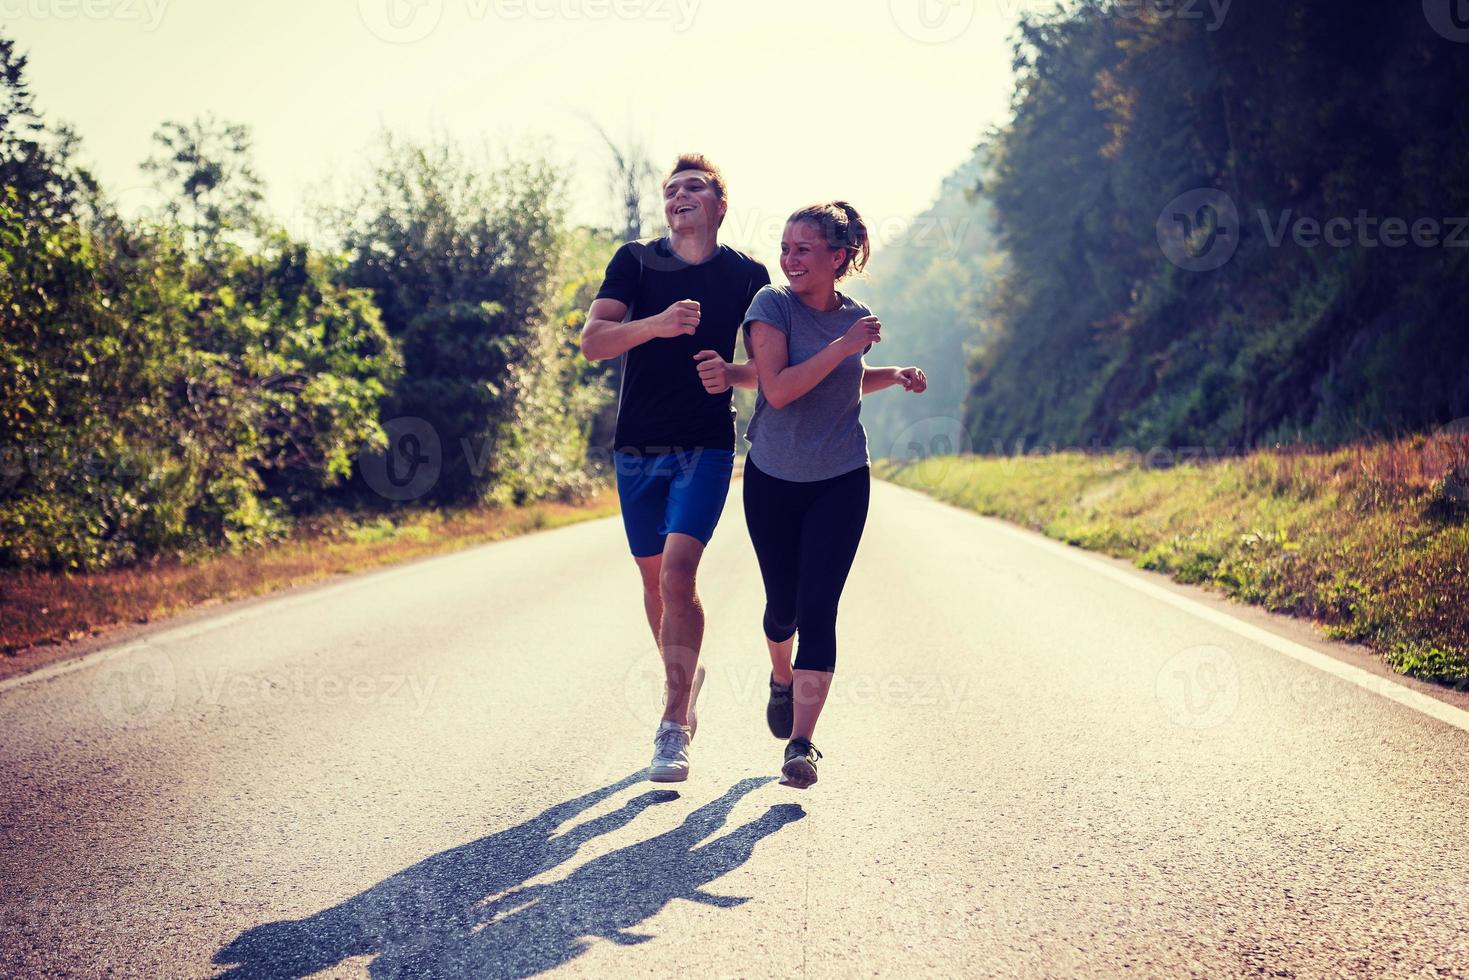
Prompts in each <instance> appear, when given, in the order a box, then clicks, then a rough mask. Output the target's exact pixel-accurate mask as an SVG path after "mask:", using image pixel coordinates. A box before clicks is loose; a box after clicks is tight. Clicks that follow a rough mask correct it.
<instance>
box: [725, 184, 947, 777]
mask: <svg viewBox="0 0 1469 980" xmlns="http://www.w3.org/2000/svg"><path fill="white" fill-rule="evenodd" d="M870 252H871V247H870V245H869V243H868V239H867V228H866V226H865V225H864V224H863V223H862V218H861V216H859V215H858V214H857V209H856V208H854V207H852V206H851V205H850V204H848V203H846V202H845V201H833V202H831V203H829V204H817V205H812V206H811V207H807V208H802V209H801V210H799V211H797V212H796V213H795V214H793V215H791V217H790V218H789V220H788V221H787V222H786V226H785V234H784V235H783V236H782V240H781V245H780V267H781V271H783V272H784V273H785V275H786V279H787V280H789V283H790V285H788V286H773V285H772V286H765V287H763V288H762V289H761V290H760V291H759V292H758V293H756V294H755V299H754V300H753V302H751V304H750V309H749V311H748V312H746V314H745V323H744V326H745V347H746V349H747V350H748V351H749V352H750V356H751V359H752V360H754V362H755V370H756V374H757V377H758V380H759V393H758V394H757V395H756V398H755V414H754V415H753V416H752V417H751V419H750V426H749V431H748V432H747V434H746V436H745V438H746V439H748V440H749V441H750V451H749V455H748V457H747V458H746V461H745V478H744V484H745V486H744V497H745V520H746V523H747V524H748V525H749V529H750V538H751V540H752V541H753V542H754V545H755V554H756V557H757V558H758V559H759V562H760V575H761V577H762V578H763V579H764V580H765V616H764V623H763V625H764V629H765V637H766V641H767V643H768V644H769V647H770V664H771V674H770V702H769V705H768V706H767V708H766V712H765V716H766V721H767V722H768V723H769V725H770V731H771V733H772V734H774V735H775V737H776V738H786V739H789V740H790V741H789V743H788V744H787V745H786V749H785V763H784V765H783V766H782V767H781V774H782V776H784V777H785V782H786V783H787V784H788V785H791V786H795V787H798V788H801V789H805V788H806V787H808V786H810V785H811V784H812V783H814V782H816V760H818V759H820V758H821V753H820V752H818V751H817V750H816V747H815V746H814V745H812V744H811V736H812V735H813V734H814V733H815V730H816V720H817V719H818V718H819V717H820V716H821V708H822V705H824V704H825V703H826V695H827V692H828V691H829V690H830V688H831V676H832V671H833V670H834V669H835V666H836V652H837V651H836V617H837V603H838V601H839V600H840V598H841V594H842V587H843V585H845V584H846V580H847V572H848V570H850V569H851V567H852V559H853V558H854V557H855V556H856V554H857V544H858V542H859V541H861V539H862V528H863V525H864V524H865V523H866V522H867V499H868V481H869V470H868V463H869V458H868V454H867V434H866V432H864V431H863V429H862V423H861V422H860V421H859V420H858V414H859V412H860V411H861V407H862V396H863V395H864V394H870V393H871V392H874V391H880V390H882V389H883V388H890V387H893V386H895V385H902V387H903V388H904V389H905V390H907V391H912V392H915V393H916V392H922V391H923V390H924V389H926V388H927V387H928V381H927V379H926V378H925V377H924V375H923V372H922V371H921V370H919V369H918V368H916V367H908V368H896V367H868V366H867V364H866V362H865V361H864V360H863V355H864V354H865V353H867V351H868V350H870V349H871V347H872V345H873V344H875V343H878V342H879V341H881V340H882V324H881V323H880V322H879V321H878V318H877V317H876V316H874V315H873V314H872V311H871V310H869V309H868V308H867V307H865V306H863V305H862V304H861V303H858V302H857V301H856V300H854V299H852V298H851V297H850V296H846V295H844V294H843V293H840V292H838V291H837V289H836V284H837V283H838V282H840V281H841V280H842V279H843V278H845V277H846V276H848V275H850V274H852V273H854V272H861V271H862V268H863V267H864V266H865V265H866V264H867V258H868V255H869V254H870ZM797 634H799V636H800V642H799V644H797V643H796V636H797ZM793 647H794V648H795V654H796V655H795V661H794V663H793V662H792V660H791V651H792V648H793ZM792 702H794V704H793V703H792Z"/></svg>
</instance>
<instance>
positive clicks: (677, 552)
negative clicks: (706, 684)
mask: <svg viewBox="0 0 1469 980" xmlns="http://www.w3.org/2000/svg"><path fill="white" fill-rule="evenodd" d="M703 556H704V543H703V542H702V541H700V540H699V539H698V538H695V537H691V536H689V535H687V534H670V535H668V537H667V538H666V539H665V540H664V543H663V567H662V571H661V574H660V576H659V595H660V597H661V599H662V602H663V621H662V623H661V625H660V627H659V631H658V637H659V641H660V644H659V645H660V647H661V648H662V652H663V675H664V686H665V690H666V692H667V695H666V697H665V699H664V704H663V720H664V721H675V722H677V723H678V724H680V725H687V724H688V723H689V688H690V687H691V686H692V684H693V680H694V669H695V668H696V667H697V666H698V664H699V647H700V646H701V645H702V644H703V642H704V608H703V606H701V605H700V604H699V594H698V592H697V591H696V589H695V579H696V578H697V576H698V571H699V559H701V558H702V557H703Z"/></svg>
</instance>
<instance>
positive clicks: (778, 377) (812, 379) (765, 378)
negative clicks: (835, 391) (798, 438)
mask: <svg viewBox="0 0 1469 980" xmlns="http://www.w3.org/2000/svg"><path fill="white" fill-rule="evenodd" d="M881 329H882V324H881V323H880V322H878V319H877V317H875V316H865V317H863V318H862V319H860V320H858V321H857V322H856V323H854V324H853V325H852V328H851V329H850V330H848V331H847V332H846V333H845V334H843V335H842V336H841V337H838V338H837V339H836V340H833V341H832V342H831V343H829V344H827V345H826V347H824V348H823V349H822V350H821V351H820V352H819V353H818V354H817V355H816V356H815V357H812V358H810V359H809V360H805V361H802V362H801V363H800V364H797V365H796V366H795V367H792V366H791V364H790V352H789V350H788V349H787V347H786V337H785V334H783V333H781V332H780V330H779V329H778V328H776V327H773V326H771V325H770V324H768V323H766V322H765V321H764V320H753V321H751V323H750V357H751V358H752V359H753V360H754V362H755V371H756V373H757V375H758V376H759V379H760V390H761V391H762V392H764V394H765V400H766V401H767V402H769V403H770V406H771V407H772V408H785V407H786V406H787V405H789V404H790V403H791V402H793V401H795V400H796V399H797V398H800V397H801V396H802V395H804V394H806V392H808V391H810V390H811V389H812V388H815V387H816V386H817V385H818V384H820V383H821V381H822V379H823V378H825V377H826V376H827V375H828V374H831V372H832V371H834V370H836V366H837V365H838V364H840V363H842V361H844V360H846V359H847V358H849V357H851V356H852V355H853V354H855V353H857V352H858V351H860V350H863V349H865V348H866V347H867V345H868V344H870V343H877V342H878V341H879V340H881V339H882V337H881V334H880V331H881Z"/></svg>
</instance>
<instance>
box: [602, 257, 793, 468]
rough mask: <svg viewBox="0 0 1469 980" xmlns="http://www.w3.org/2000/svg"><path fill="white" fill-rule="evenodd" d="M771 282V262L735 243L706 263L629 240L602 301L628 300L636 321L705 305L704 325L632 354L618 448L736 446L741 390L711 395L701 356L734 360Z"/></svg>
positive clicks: (625, 369) (625, 367) (626, 365)
mask: <svg viewBox="0 0 1469 980" xmlns="http://www.w3.org/2000/svg"><path fill="white" fill-rule="evenodd" d="M768 282H770V274H769V273H768V272H766V271H765V266H764V265H762V264H761V263H759V262H757V261H755V260H754V259H752V258H750V257H749V256H748V255H746V254H744V253H743V252H739V251H736V250H735V249H732V248H730V247H729V246H728V245H721V246H719V250H718V251H716V252H715V253H714V255H713V256H711V257H710V258H709V260H708V261H705V262H701V263H699V264H698V265H689V264H688V263H687V262H685V261H683V260H682V259H680V258H679V257H678V256H677V255H676V254H675V253H674V252H673V250H672V249H671V248H670V247H669V241H668V239H667V238H660V239H658V240H656V241H652V242H628V243H627V244H625V245H623V246H622V247H621V248H619V249H618V250H617V253H616V254H615V255H613V256H612V261H611V262H609V263H608V264H607V276H606V278H605V279H604V280H603V281H602V288H601V289H600V290H598V291H597V299H615V300H617V301H619V302H621V303H626V304H627V307H628V313H629V319H632V320H641V319H644V318H646V317H650V316H654V315H655V314H658V313H662V312H663V311H664V310H666V309H668V307H670V306H672V305H673V304H674V303H676V302H678V301H679V300H683V299H692V300H697V301H698V303H699V327H698V329H697V330H695V331H694V332H693V333H692V334H686V335H680V336H677V337H655V338H653V339H652V340H649V341H647V342H645V343H642V344H639V345H638V346H636V347H634V348H632V349H630V350H629V351H628V352H627V354H626V355H624V360H623V364H622V392H621V394H620V396H619V398H618V404H617V434H616V436H615V437H614V441H613V446H614V448H615V449H617V450H619V451H623V452H637V453H643V454H656V453H667V452H678V451H681V450H686V449H697V448H707V449H728V450H733V449H734V446H735V426H734V416H735V412H734V404H733V392H732V391H726V392H724V393H723V394H719V395H711V394H709V393H708V392H707V391H705V390H704V385H703V384H702V383H701V382H700V381H699V365H698V362H697V361H695V360H694V355H695V354H697V353H698V352H699V351H701V350H712V351H716V352H718V354H719V356H720V357H722V358H724V359H725V360H726V361H732V360H734V350H735V334H736V333H737V332H738V331H739V328H740V324H741V323H743V322H744V319H745V311H746V310H747V309H749V307H750V301H751V300H753V299H754V298H755V294H756V293H757V292H759V291H760V287H761V286H764V285H765V284H766V283H768Z"/></svg>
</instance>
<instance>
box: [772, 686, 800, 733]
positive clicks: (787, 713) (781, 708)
mask: <svg viewBox="0 0 1469 980" xmlns="http://www.w3.org/2000/svg"><path fill="white" fill-rule="evenodd" d="M795 723H796V715H795V708H793V707H792V706H791V689H790V688H789V687H782V686H780V685H779V684H777V683H776V682H775V675H774V674H771V675H770V701H769V702H767V703H766V705H765V724H767V725H769V726H770V734H772V735H774V736H775V737H776V738H790V737H791V726H792V725H794V724H795Z"/></svg>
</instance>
